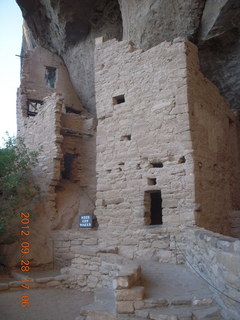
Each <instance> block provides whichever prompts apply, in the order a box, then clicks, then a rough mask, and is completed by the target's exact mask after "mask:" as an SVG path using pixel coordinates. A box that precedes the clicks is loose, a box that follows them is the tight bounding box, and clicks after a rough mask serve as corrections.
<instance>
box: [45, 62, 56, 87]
mask: <svg viewBox="0 0 240 320" xmlns="http://www.w3.org/2000/svg"><path fill="white" fill-rule="evenodd" d="M56 80H57V68H54V67H46V69H45V85H46V87H47V88H50V89H55V88H56Z"/></svg>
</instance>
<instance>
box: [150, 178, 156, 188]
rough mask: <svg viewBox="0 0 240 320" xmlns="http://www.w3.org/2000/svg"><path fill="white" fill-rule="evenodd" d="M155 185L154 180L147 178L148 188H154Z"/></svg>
mask: <svg viewBox="0 0 240 320" xmlns="http://www.w3.org/2000/svg"><path fill="white" fill-rule="evenodd" d="M156 184H157V179H156V178H148V185H149V186H155V185H156Z"/></svg>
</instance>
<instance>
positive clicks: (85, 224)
mask: <svg viewBox="0 0 240 320" xmlns="http://www.w3.org/2000/svg"><path fill="white" fill-rule="evenodd" d="M79 227H80V228H92V227H93V217H92V214H90V213H84V214H82V215H81V216H80V219H79Z"/></svg>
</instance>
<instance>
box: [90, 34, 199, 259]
mask: <svg viewBox="0 0 240 320" xmlns="http://www.w3.org/2000/svg"><path fill="white" fill-rule="evenodd" d="M98 41H99V42H100V43H99V44H97V45H96V100H97V116H98V128H97V175H98V182H97V202H96V211H95V214H96V216H97V219H98V223H99V231H100V233H99V235H100V243H102V244H105V245H110V244H111V245H118V246H119V251H120V253H121V254H123V255H126V256H128V257H129V258H136V257H138V256H145V257H151V256H153V255H156V257H157V259H159V260H160V261H172V262H173V261H174V262H175V260H176V259H175V257H174V254H173V252H174V249H173V247H174V245H173V241H172V238H171V235H170V233H171V232H173V233H174V234H175V233H178V227H179V226H180V225H182V224H189V225H193V224H194V209H195V206H194V199H195V195H194V176H193V158H192V142H191V135H190V131H189V127H190V124H189V115H188V101H187V80H186V75H187V66H186V55H185V43H184V42H182V41H178V40H177V41H175V42H174V43H166V42H164V43H162V44H160V45H158V46H156V47H155V48H152V49H150V50H148V51H146V52H142V51H141V50H135V49H134V47H132V46H131V44H129V43H128V42H126V41H123V42H117V41H115V40H113V41H108V42H105V43H101V39H98V40H97V42H98ZM121 95H124V99H125V102H123V103H116V100H117V98H116V97H119V96H121ZM154 163H160V164H161V166H162V167H157V168H156V167H154ZM155 191H161V195H162V208H163V209H162V215H163V217H162V220H163V223H162V225H158V226H150V225H149V224H150V212H149V211H150V208H149V203H148V202H149V199H148V195H149V192H155Z"/></svg>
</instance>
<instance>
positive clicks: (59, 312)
mask: <svg viewBox="0 0 240 320" xmlns="http://www.w3.org/2000/svg"><path fill="white" fill-rule="evenodd" d="M23 294H26V291H22V290H21V291H6V292H1V293H0V320H75V318H76V317H77V316H79V310H80V307H81V306H83V305H86V304H89V303H91V302H92V301H93V295H92V294H89V293H82V292H80V291H79V290H74V289H51V288H47V289H32V290H28V293H27V294H28V295H29V296H30V298H31V306H30V307H29V308H22V307H21V303H20V301H21V296H22V295H23Z"/></svg>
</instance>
